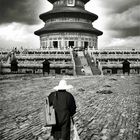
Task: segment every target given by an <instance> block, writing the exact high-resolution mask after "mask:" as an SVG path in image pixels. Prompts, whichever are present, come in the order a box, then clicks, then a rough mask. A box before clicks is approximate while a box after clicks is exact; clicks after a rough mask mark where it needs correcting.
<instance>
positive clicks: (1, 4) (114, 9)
mask: <svg viewBox="0 0 140 140" xmlns="http://www.w3.org/2000/svg"><path fill="white" fill-rule="evenodd" d="M51 9H52V5H51V4H50V3H49V2H48V1H47V0H0V48H12V47H20V46H23V47H24V48H39V47H40V41H39V37H38V36H36V35H34V31H36V30H38V29H40V28H41V27H43V25H44V23H43V22H42V21H41V20H40V19H39V14H41V13H44V12H46V11H48V10H51ZM86 10H89V11H90V12H93V13H95V14H97V15H98V16H99V18H98V20H96V21H95V22H94V23H93V26H94V27H95V28H97V29H99V30H101V31H103V35H102V36H99V42H98V47H99V48H108V47H109V48H116V49H117V48H140V14H139V13H140V0H90V1H89V2H88V3H87V4H86Z"/></svg>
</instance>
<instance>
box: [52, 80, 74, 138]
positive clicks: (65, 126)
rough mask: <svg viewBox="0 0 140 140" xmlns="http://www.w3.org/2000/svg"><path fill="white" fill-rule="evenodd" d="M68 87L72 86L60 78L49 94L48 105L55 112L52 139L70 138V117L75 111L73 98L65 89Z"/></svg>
mask: <svg viewBox="0 0 140 140" xmlns="http://www.w3.org/2000/svg"><path fill="white" fill-rule="evenodd" d="M70 88H73V86H72V85H67V82H66V80H61V81H60V82H59V85H58V86H56V87H54V90H55V91H54V92H52V93H50V95H49V102H50V105H53V106H54V108H55V114H56V125H54V126H52V131H51V135H52V136H53V137H54V140H70V127H71V117H72V116H73V115H74V114H75V112H76V104H75V99H74V97H73V95H72V94H71V93H70V92H68V91H67V90H68V89H70ZM54 98H56V99H55V102H54ZM53 102H54V104H53Z"/></svg>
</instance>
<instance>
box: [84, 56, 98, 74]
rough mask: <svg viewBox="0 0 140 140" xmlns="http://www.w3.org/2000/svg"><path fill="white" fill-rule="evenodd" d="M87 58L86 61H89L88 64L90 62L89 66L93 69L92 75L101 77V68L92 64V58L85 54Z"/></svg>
mask: <svg viewBox="0 0 140 140" xmlns="http://www.w3.org/2000/svg"><path fill="white" fill-rule="evenodd" d="M85 58H86V60H87V62H88V65H89V66H90V68H91V71H92V74H93V75H100V74H101V72H100V70H99V68H98V67H97V66H96V64H95V62H92V61H91V57H90V56H89V54H88V53H87V54H85Z"/></svg>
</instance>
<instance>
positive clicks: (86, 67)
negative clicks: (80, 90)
mask: <svg viewBox="0 0 140 140" xmlns="http://www.w3.org/2000/svg"><path fill="white" fill-rule="evenodd" d="M78 58H79V59H80V62H81V66H82V68H83V69H84V72H85V75H93V74H92V71H91V68H90V66H89V65H88V62H87V60H86V58H85V56H84V53H83V52H82V51H79V52H78Z"/></svg>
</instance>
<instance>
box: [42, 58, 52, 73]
mask: <svg viewBox="0 0 140 140" xmlns="http://www.w3.org/2000/svg"><path fill="white" fill-rule="evenodd" d="M45 72H47V73H48V75H49V73H50V62H49V61H48V60H47V59H45V61H44V62H43V75H45Z"/></svg>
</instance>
